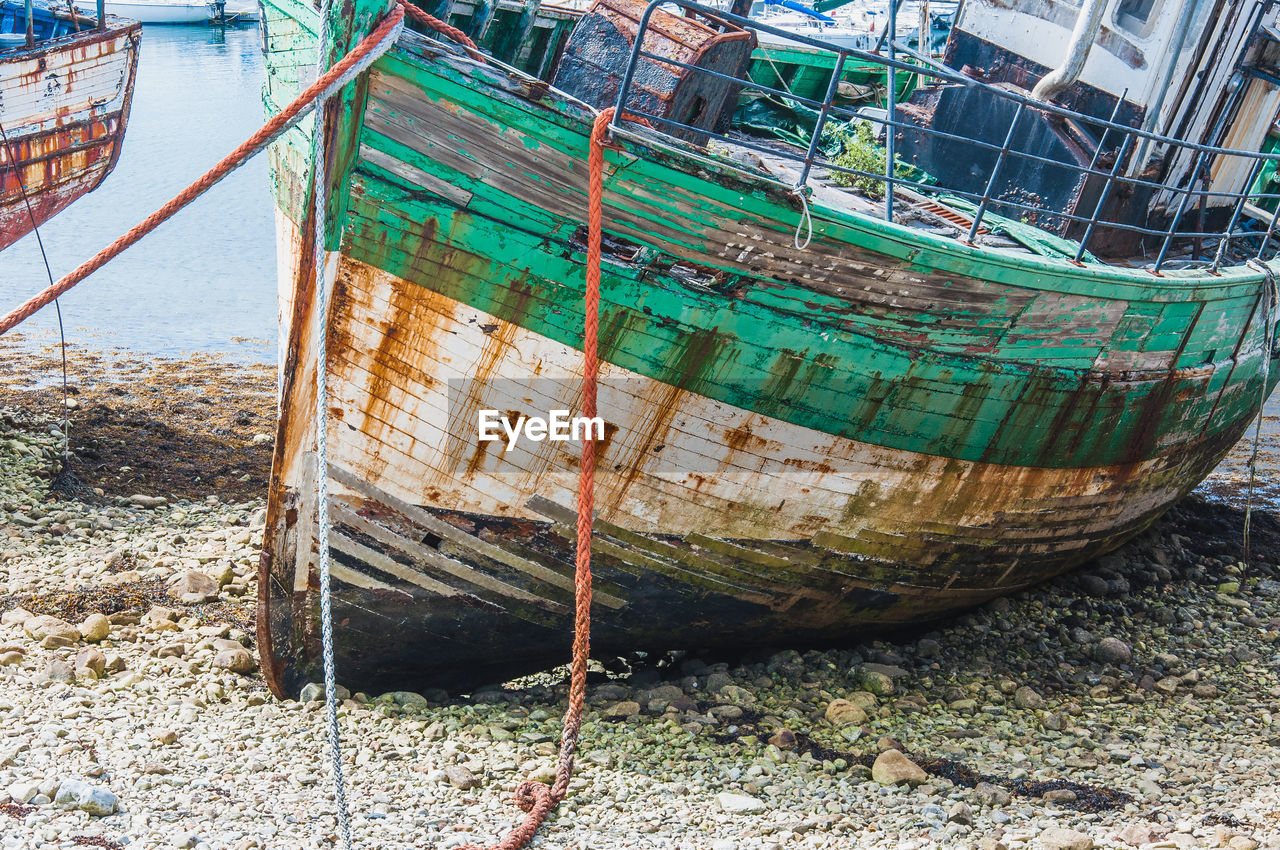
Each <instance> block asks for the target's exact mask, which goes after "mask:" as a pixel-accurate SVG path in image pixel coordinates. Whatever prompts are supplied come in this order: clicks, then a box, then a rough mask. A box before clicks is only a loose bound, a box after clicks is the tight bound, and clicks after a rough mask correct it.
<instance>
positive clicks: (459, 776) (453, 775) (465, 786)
mask: <svg viewBox="0 0 1280 850" xmlns="http://www.w3.org/2000/svg"><path fill="white" fill-rule="evenodd" d="M444 776H445V779H447V780H448V781H449V784H450V785H452V786H453V787H454V788H458V789H460V790H462V791H469V790H471V789H472V788H479V787H480V779H479V778H478V777H477V776H476V775H475V774H474V773H472V772H471V771H469V770H467V769H466V768H465V767H463V766H462V765H460V764H451V765H449V766H447V767H446V768H445V769H444Z"/></svg>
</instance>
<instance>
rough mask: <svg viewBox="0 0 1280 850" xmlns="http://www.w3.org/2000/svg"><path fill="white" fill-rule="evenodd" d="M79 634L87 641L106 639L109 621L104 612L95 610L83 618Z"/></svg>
mask: <svg viewBox="0 0 1280 850" xmlns="http://www.w3.org/2000/svg"><path fill="white" fill-rule="evenodd" d="M79 628H80V634H81V635H82V636H83V637H84V639H85V640H87V641H88V642H89V643H97V642H98V641H100V640H106V638H107V636H108V635H109V634H111V621H110V620H108V619H107V617H106V615H105V614H99V613H97V612H96V611H95V612H94V613H92V614H90V615H89V616H87V617H85V618H84V622H83V623H81V624H80V627H79Z"/></svg>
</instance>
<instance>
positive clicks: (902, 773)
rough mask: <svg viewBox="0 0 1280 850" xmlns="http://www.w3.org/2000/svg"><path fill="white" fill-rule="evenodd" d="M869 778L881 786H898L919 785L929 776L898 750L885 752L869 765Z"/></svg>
mask: <svg viewBox="0 0 1280 850" xmlns="http://www.w3.org/2000/svg"><path fill="white" fill-rule="evenodd" d="M871 778H872V779H874V780H875V781H876V782H879V783H880V784H881V785H899V784H901V783H903V782H906V783H908V784H911V785H921V784H923V783H924V782H926V781H927V780H928V779H929V774H927V773H925V772H924V770H923V769H921V767H920V766H919V765H917V764H916V763H915V762H913V761H911V759H909V758H907V757H906V756H904V755H903V754H902V752H901V751H900V750H885V751H884V752H882V753H881V754H880V755H879V756H877V757H876V760H875V763H874V764H872V765H871Z"/></svg>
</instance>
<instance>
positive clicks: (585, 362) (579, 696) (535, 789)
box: [461, 108, 613, 850]
mask: <svg viewBox="0 0 1280 850" xmlns="http://www.w3.org/2000/svg"><path fill="white" fill-rule="evenodd" d="M612 120H613V109H612V108H609V109H606V110H604V111H603V112H601V113H600V114H599V115H597V116H596V120H595V124H593V125H592V127H591V147H590V151H589V153H588V155H587V170H588V172H589V176H588V182H587V282H586V293H585V295H584V296H583V300H582V306H583V313H584V319H583V334H582V336H583V338H582V415H583V416H586V417H588V418H592V417H594V416H595V415H596V376H597V374H598V373H599V371H600V360H599V356H598V354H597V351H596V349H597V343H598V341H599V337H600V220H601V207H602V201H603V198H604V144H605V139H606V137H607V136H608V133H609V123H610V122H611V121H612ZM595 481H596V444H595V441H594V440H593V439H592V438H591V429H589V428H588V429H587V436H586V438H585V439H584V440H583V442H582V463H581V466H580V468H579V471H578V534H577V538H578V539H577V551H576V557H575V560H574V612H575V616H574V621H573V662H572V667H571V672H570V675H569V707H568V709H566V710H565V713H564V730H563V731H562V732H561V733H560V756H559V759H558V760H557V762H556V779H555V783H554V784H553V785H552V786H551V787H549V788H548V787H547V786H546V785H544V784H543V783H541V782H532V781H530V780H525V781H524V782H521V783H520V785H519V787H517V788H516V793H515V803H516V805H517V806H519V807H520V808H521V809H522V810H523V811H525V812H528V814H527V815H525V818H524V820H523V821H521V822H520V825H519V826H518V827H516V828H515V829H513V830H512V831H511V832H510V833H509V834H508V835H507V837H506V838H504V839H503V840H502V841H500V842H499V843H497V844H495V845H493V847H492V848H490V850H519V848H521V847H523V846H525V845H526V844H528V843H529V842H530V841H531V840H532V839H533V835H534V833H535V832H537V831H538V827H539V826H541V825H542V822H543V821H544V820H546V818H547V815H548V814H549V813H550V812H551V810H552V809H554V808H555V807H556V806H557V805H558V804H559V803H560V801H561V800H563V799H564V798H565V796H566V795H567V794H568V793H569V778H570V777H571V776H572V775H573V757H574V752H575V751H576V750H577V748H578V732H579V730H580V729H581V728H582V705H583V703H584V702H585V700H586V692H587V659H588V658H589V657H590V655H591V524H592V519H593V517H594V515H595ZM461 850H481V849H480V848H479V847H478V846H476V845H474V844H468V845H467V846H465V847H462V848H461Z"/></svg>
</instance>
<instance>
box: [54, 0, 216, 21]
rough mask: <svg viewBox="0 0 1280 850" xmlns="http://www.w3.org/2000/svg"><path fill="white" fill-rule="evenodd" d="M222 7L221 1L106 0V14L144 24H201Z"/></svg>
mask: <svg viewBox="0 0 1280 850" xmlns="http://www.w3.org/2000/svg"><path fill="white" fill-rule="evenodd" d="M77 5H79V6H81V7H82V8H88V4H87V3H78V4H77ZM222 5H223V4H222V2H221V0H213V2H211V0H107V12H108V13H109V14H112V15H119V16H120V17H122V18H132V19H133V20H135V21H141V22H142V23H144V24H203V23H208V22H209V21H210V20H212V19H215V18H218V17H221V14H222Z"/></svg>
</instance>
